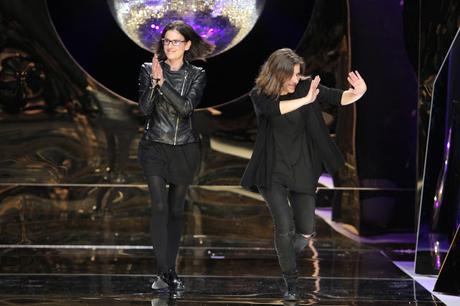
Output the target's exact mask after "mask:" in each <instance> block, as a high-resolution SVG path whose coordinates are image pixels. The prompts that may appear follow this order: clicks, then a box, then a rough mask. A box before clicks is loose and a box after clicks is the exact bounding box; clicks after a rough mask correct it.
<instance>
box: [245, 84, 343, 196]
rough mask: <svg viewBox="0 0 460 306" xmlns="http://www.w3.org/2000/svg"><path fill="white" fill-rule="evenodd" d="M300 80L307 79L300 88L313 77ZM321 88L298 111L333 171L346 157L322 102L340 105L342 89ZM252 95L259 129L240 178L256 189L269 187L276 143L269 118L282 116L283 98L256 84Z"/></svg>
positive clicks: (320, 154)
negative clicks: (331, 131) (328, 123)
mask: <svg viewBox="0 0 460 306" xmlns="http://www.w3.org/2000/svg"><path fill="white" fill-rule="evenodd" d="M301 82H305V83H304V84H301V83H299V84H298V85H297V88H299V89H301V88H309V87H310V83H311V79H307V80H304V81H301ZM319 89H320V91H319V95H318V97H317V99H316V100H315V101H314V102H313V103H310V104H307V105H304V106H302V107H300V108H299V111H301V113H302V116H304V118H305V122H306V132H307V135H308V136H309V137H311V139H312V140H313V143H314V146H315V148H314V149H316V150H318V153H319V154H318V156H320V158H321V160H318V162H320V163H322V165H323V166H324V168H325V169H326V171H327V172H329V173H331V174H332V173H334V172H336V171H337V170H339V169H340V168H341V167H342V166H343V165H344V163H345V161H344V159H343V157H342V154H341V153H340V150H339V149H338V147H337V146H336V145H335V143H334V142H333V141H332V139H331V137H330V135H329V131H328V129H327V126H326V123H325V122H324V119H323V116H322V113H321V108H320V104H322V103H328V104H333V105H340V101H341V98H342V94H343V91H342V90H340V89H333V88H328V87H326V86H321V85H320V87H319ZM296 91H297V89H296ZM307 93H308V90H307ZM301 96H302V95H301ZM250 97H251V101H252V104H253V107H254V111H255V113H256V116H257V125H258V130H257V137H256V141H255V145H254V150H253V152H252V156H251V159H250V160H249V163H248V165H247V167H246V170H245V171H244V174H243V177H242V179H241V185H242V186H243V187H245V188H247V189H254V188H255V187H256V186H262V187H266V188H270V187H271V181H272V169H273V161H274V157H275V143H274V137H273V130H272V126H271V124H270V118H271V117H272V116H281V113H280V108H279V103H280V101H279V99H275V98H274V97H270V96H268V95H265V94H263V93H258V90H257V88H253V89H252V91H251V93H250Z"/></svg>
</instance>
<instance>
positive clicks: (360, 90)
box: [347, 70, 367, 97]
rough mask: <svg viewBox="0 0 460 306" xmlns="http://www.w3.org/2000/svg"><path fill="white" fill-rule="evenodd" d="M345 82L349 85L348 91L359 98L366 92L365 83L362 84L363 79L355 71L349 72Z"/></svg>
mask: <svg viewBox="0 0 460 306" xmlns="http://www.w3.org/2000/svg"><path fill="white" fill-rule="evenodd" d="M347 80H348V82H350V85H351V88H350V89H349V91H351V92H352V93H353V94H355V95H357V96H360V97H361V96H362V95H364V93H365V92H366V90H367V86H366V82H364V79H363V78H362V77H361V75H360V74H359V72H358V71H357V70H355V71H351V72H350V73H349V74H348V77H347Z"/></svg>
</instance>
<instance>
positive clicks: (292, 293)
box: [283, 271, 298, 301]
mask: <svg viewBox="0 0 460 306" xmlns="http://www.w3.org/2000/svg"><path fill="white" fill-rule="evenodd" d="M297 275H298V273H297V271H293V272H290V273H283V279H284V283H285V285H286V291H285V292H284V299H285V300H286V301H296V300H298V296H297Z"/></svg>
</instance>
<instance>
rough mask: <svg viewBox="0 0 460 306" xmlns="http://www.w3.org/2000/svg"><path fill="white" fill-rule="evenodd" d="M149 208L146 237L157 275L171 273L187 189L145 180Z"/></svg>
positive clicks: (153, 180) (152, 178)
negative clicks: (152, 252) (153, 257)
mask: <svg viewBox="0 0 460 306" xmlns="http://www.w3.org/2000/svg"><path fill="white" fill-rule="evenodd" d="M147 184H148V186H149V191H150V198H151V204H152V216H151V219H150V237H151V238H152V244H153V249H154V252H155V258H156V261H157V267H158V274H159V275H160V274H162V273H166V272H167V271H169V270H173V271H175V267H176V257H177V253H178V251H179V244H180V237H181V235H182V229H183V225H184V199H185V195H186V192H187V189H188V186H187V185H174V184H170V185H169V189H167V188H166V182H165V180H164V179H163V178H161V177H159V176H149V177H147Z"/></svg>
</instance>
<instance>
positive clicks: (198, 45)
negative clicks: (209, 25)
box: [155, 20, 215, 61]
mask: <svg viewBox="0 0 460 306" xmlns="http://www.w3.org/2000/svg"><path fill="white" fill-rule="evenodd" d="M170 30H176V31H177V32H179V33H180V34H181V35H182V36H184V38H185V41H191V42H192V45H191V47H190V49H189V50H187V51H185V54H184V59H185V60H186V61H193V60H203V61H204V60H206V56H207V55H209V54H211V53H212V51H214V48H215V46H214V45H213V44H211V43H209V42H207V41H206V40H204V39H203V38H202V37H201V36H200V35H198V33H197V32H195V30H194V29H193V28H192V27H191V26H190V25H189V24H187V23H185V22H183V21H182V20H176V21H173V22H170V23H168V24H167V25H166V26H165V27H164V29H163V32H162V33H161V37H160V40H159V41H158V43H157V46H156V48H155V52H156V53H157V55H158V59H159V60H166V55H165V51H164V49H163V44H162V39H163V38H164V37H165V35H166V32H168V31H170Z"/></svg>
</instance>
